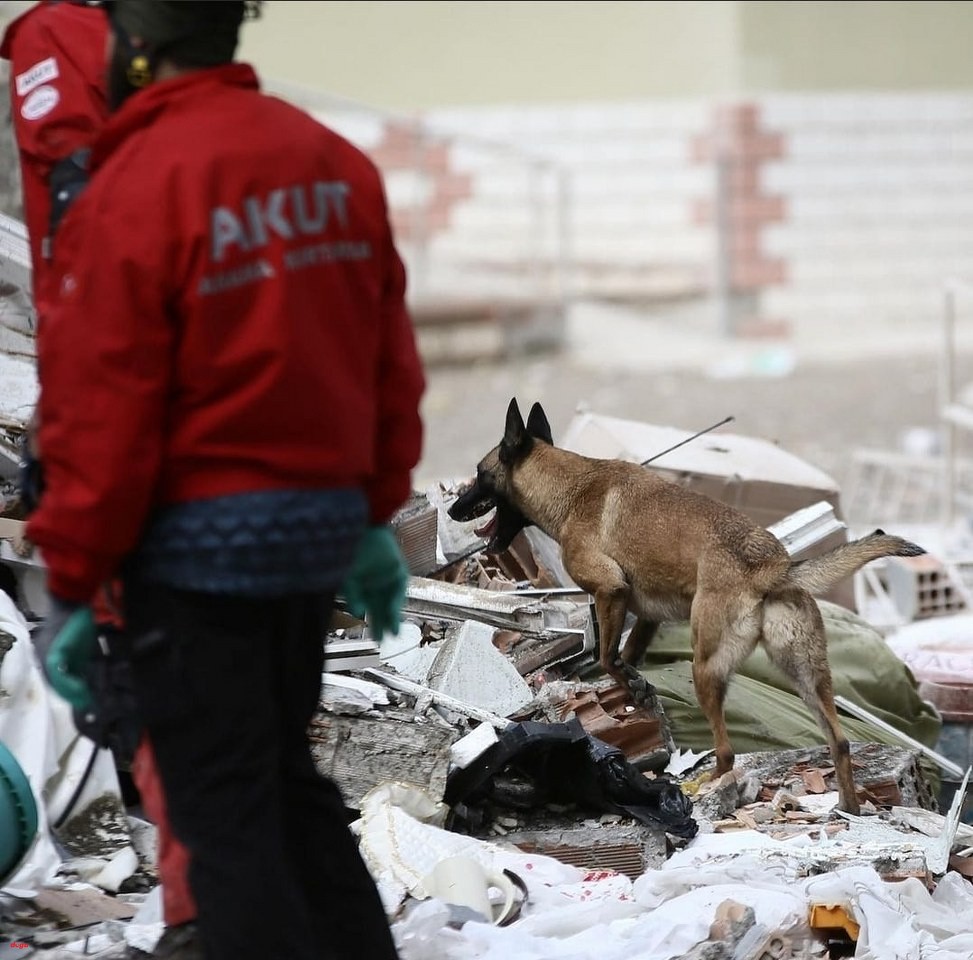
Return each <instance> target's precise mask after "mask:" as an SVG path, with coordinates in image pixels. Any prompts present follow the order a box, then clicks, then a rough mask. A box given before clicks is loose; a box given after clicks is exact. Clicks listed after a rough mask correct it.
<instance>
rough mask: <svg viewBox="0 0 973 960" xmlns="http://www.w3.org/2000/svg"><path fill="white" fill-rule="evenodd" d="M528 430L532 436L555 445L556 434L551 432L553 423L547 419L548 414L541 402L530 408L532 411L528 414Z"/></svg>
mask: <svg viewBox="0 0 973 960" xmlns="http://www.w3.org/2000/svg"><path fill="white" fill-rule="evenodd" d="M527 432H528V433H529V434H530V435H531V436H532V437H536V438H537V439H538V440H543V441H544V443H546V444H549V445H550V446H552V447H553V446H554V436H553V434H552V433H551V425H550V423H548V421H547V414H546V413H544V408H543V407H542V406H541V405H540V403H535V404H534V406H532V407H531V408H530V413H529V414H527Z"/></svg>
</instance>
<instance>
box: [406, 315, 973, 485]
mask: <svg viewBox="0 0 973 960" xmlns="http://www.w3.org/2000/svg"><path fill="white" fill-rule="evenodd" d="M612 319H613V317H612V314H611V312H609V313H608V314H606V315H602V314H598V315H597V316H596V317H594V318H592V316H591V315H590V314H587V315H585V316H584V317H583V318H582V322H583V324H584V326H581V327H579V326H578V324H575V325H574V326H572V327H571V328H570V329H569V332H568V338H567V343H566V346H565V348H564V349H563V350H561V351H559V352H558V353H556V354H555V353H549V354H544V355H539V356H533V357H525V358H519V359H510V360H505V361H502V362H480V363H471V364H463V365H454V366H431V367H429V368H428V370H427V378H428V389H427V394H426V397H425V400H424V404H423V412H424V419H425V428H426V442H425V452H424V455H423V460H422V462H421V464H420V468H419V470H418V472H417V479H418V480H419V482H420V483H426V482H430V481H433V480H436V479H441V478H453V477H457V478H458V477H466V476H470V475H472V472H473V468H474V465H475V463H476V461H477V460H478V459H479V457H480V456H482V454H483V453H485V452H486V450H487V449H489V447H491V446H493V444H495V443H496V442H497V441H498V440H499V438H500V434H501V432H502V427H503V418H504V413H505V410H506V407H507V404H508V402H509V400H510V398H511V397H512V396H516V397H517V398H518V400H519V401H520V404H521V407H522V408H523V409H525V410H526V407H527V406H529V405H530V404H531V403H533V402H534V401H535V400H539V401H541V403H542V404H543V405H544V407H545V410H546V411H547V414H548V417H549V419H550V421H551V425H552V427H553V430H554V438H555V442H557V439H558V436H559V434H561V433H562V432H563V431H564V429H565V428H566V426H567V424H568V423H569V421H570V420H571V418H572V416H573V415H574V413H575V412H576V410H577V409H578V408H579V407H586V408H588V409H590V410H592V411H594V412H596V413H600V414H607V415H611V416H618V417H624V418H630V419H635V420H642V421H645V422H648V423H655V424H661V425H665V426H674V427H679V428H682V429H686V430H690V431H695V430H699V429H702V428H704V427H707V426H709V425H710V424H713V423H715V422H717V421H719V420H722V419H723V418H724V417H727V416H733V417H734V418H735V420H734V422H733V423H731V424H729V425H727V426H726V427H723V428H721V429H722V430H724V431H732V432H734V433H740V434H746V435H750V436H756V437H760V438H763V439H767V440H771V441H773V442H775V443H778V444H779V445H780V446H781V447H783V448H785V449H786V450H789V451H790V452H791V453H794V454H797V455H798V456H800V457H803V458H804V459H806V460H807V461H809V462H811V463H812V464H814V465H815V466H817V467H819V468H821V469H822V470H824V471H826V472H827V473H829V474H830V475H831V476H832V477H834V479H835V480H836V481H838V483H839V484H841V485H842V486H843V487H844V484H845V482H846V481H847V480H848V477H849V472H850V464H851V457H852V454H853V452H854V451H855V450H856V449H859V448H873V449H881V450H904V449H910V450H917V449H923V448H928V446H929V445H930V444H933V443H935V442H936V440H937V439H938V430H939V420H938V413H937V411H938V409H939V389H940V371H941V365H942V362H943V361H942V357H943V350H942V339H941V333H940V331H939V329H938V328H937V326H936V325H935V323H930V322H926V323H925V324H924V326H922V327H917V328H916V329H910V330H902V329H898V330H894V331H889V330H887V329H883V328H872V329H870V328H869V327H868V326H867V325H864V324H863V325H862V326H861V327H860V328H858V329H856V330H854V331H848V330H846V331H841V330H831V331H826V332H824V333H822V335H821V337H819V338H817V339H816V340H815V339H808V338H804V339H801V338H800V337H798V338H795V339H794V340H793V341H791V342H787V343H780V342H778V343H752V342H751V343H749V344H743V345H741V344H738V343H733V342H729V341H726V340H723V339H721V338H719V337H715V336H705V337H700V336H699V330H698V329H688V328H687V329H686V330H685V331H680V329H678V328H673V327H672V326H671V325H666V324H665V323H664V322H661V323H660V322H659V321H656V320H650V319H644V318H642V319H640V318H638V317H634V318H633V316H632V315H628V316H626V317H624V318H623V319H622V321H621V322H620V323H617V324H616V323H613V322H612ZM633 324H634V326H633ZM971 326H973V324H971ZM633 330H634V332H633ZM683 332H684V333H685V337H683V336H682V334H683ZM829 338H830V339H829ZM687 343H690V344H691V345H692V349H686V348H685V347H686V344H687ZM971 356H973V354H971V353H970V352H969V351H967V352H963V351H957V353H956V354H955V367H956V371H957V376H956V382H957V385H958V387H959V388H962V387H963V386H965V384H966V383H967V382H968V380H969V378H970V376H971V375H973V364H971V362H970V358H971ZM917 431H918V432H917Z"/></svg>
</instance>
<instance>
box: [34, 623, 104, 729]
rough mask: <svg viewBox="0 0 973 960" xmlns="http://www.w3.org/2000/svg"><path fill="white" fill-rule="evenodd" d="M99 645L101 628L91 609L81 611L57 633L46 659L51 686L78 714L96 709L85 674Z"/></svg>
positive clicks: (45, 663) (45, 665) (45, 664)
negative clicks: (78, 711)
mask: <svg viewBox="0 0 973 960" xmlns="http://www.w3.org/2000/svg"><path fill="white" fill-rule="evenodd" d="M97 643H98V628H97V627H96V626H95V621H94V618H93V617H92V616H91V609H90V608H89V607H78V608H77V609H76V610H74V611H73V612H72V613H71V614H70V616H68V617H67V619H66V620H64V622H63V625H61V626H60V627H59V629H57V632H56V633H55V634H54V636H53V639H52V641H51V644H50V649H49V650H48V651H47V655H46V657H45V658H44V667H45V670H46V671H47V679H48V680H49V681H50V683H51V686H52V687H53V688H54V689H55V690H56V691H57V693H59V694H60V695H61V696H62V697H64V699H65V700H67V702H68V703H70V704H71V706H72V707H74V708H75V709H76V710H81V711H86V710H90V709H91V708H92V707H94V704H95V700H94V697H93V696H92V694H91V688H90V687H89V686H88V681H87V680H85V677H84V673H85V667H86V666H87V665H88V661H89V660H90V659H91V655H92V654H93V653H94V651H95V645H96V644H97Z"/></svg>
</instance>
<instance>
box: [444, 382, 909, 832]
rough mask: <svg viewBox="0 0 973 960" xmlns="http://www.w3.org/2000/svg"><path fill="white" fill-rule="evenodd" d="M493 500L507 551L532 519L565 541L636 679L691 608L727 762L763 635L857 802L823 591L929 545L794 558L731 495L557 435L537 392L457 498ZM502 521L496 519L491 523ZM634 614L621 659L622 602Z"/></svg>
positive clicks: (705, 695) (611, 663) (619, 673)
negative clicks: (734, 681) (730, 721)
mask: <svg viewBox="0 0 973 960" xmlns="http://www.w3.org/2000/svg"><path fill="white" fill-rule="evenodd" d="M493 507H496V508H497V511H496V515H495V518H494V520H493V521H492V522H491V523H489V524H486V525H485V526H484V527H483V528H481V529H482V532H483V534H484V535H487V534H490V533H493V532H494V530H497V535H495V536H494V537H493V538H492V539H491V542H490V544H489V545H488V547H487V549H488V550H491V551H493V550H497V549H502V548H503V547H504V546H506V544H508V543H509V542H510V539H512V537H513V535H514V534H515V533H516V532H517V531H518V530H519V529H520V528H521V527H523V526H526V525H527V524H531V523H533V524H536V525H537V526H538V527H540V529H542V530H543V531H544V532H545V533H547V534H548V535H549V536H551V537H553V538H554V539H555V540H556V541H557V542H558V543H559V544H560V545H561V550H562V554H563V558H564V566H565V569H566V570H567V571H568V573H569V574H570V575H571V577H572V578H573V579H574V581H575V583H577V585H578V586H579V587H581V588H582V589H584V590H587V591H588V592H589V593H590V594H592V596H593V597H594V599H595V610H596V614H597V619H598V628H599V634H600V644H601V648H600V660H601V666H602V668H603V669H604V670H605V671H606V672H607V673H608V674H609V675H610V676H612V677H613V678H614V679H615V680H616V681H618V682H619V683H621V684H622V685H623V686H625V687H627V688H628V689H630V690H631V682H632V680H633V679H635V678H636V677H638V674H637V673H636V672H635V671H634V669H633V668H634V667H635V666H636V665H637V664H638V663H639V662H640V661H641V659H642V657H643V655H644V654H645V650H646V648H647V647H648V644H649V643H650V641H651V640H652V637H653V635H654V634H655V631H656V629H657V628H658V625H659V623H661V622H662V621H665V620H685V619H688V620H689V623H690V627H691V630H692V643H693V682H694V684H695V687H696V696H697V697H698V699H699V705H700V707H701V708H702V710H703V713H704V714H705V715H706V718H707V720H708V721H709V724H710V727H711V728H712V730H713V738H714V741H715V745H716V759H717V765H716V771H717V774H718V775H719V774H723V773H726V772H727V771H729V770H731V769H732V767H733V761H734V755H733V748H732V746H731V745H730V740H729V737H728V736H727V731H726V722H725V720H724V716H723V702H724V699H725V697H726V691H727V686H728V684H729V681H730V678H731V677H732V675H733V673H734V672H735V671H736V670H737V668H738V667H739V666H740V664H741V663H742V662H743V660H744V659H746V657H747V656H749V654H750V653H751V652H752V651H753V650H754V648H755V647H756V646H757V644H758V643H763V645H764V647H765V648H766V650H767V653H768V655H769V656H770V659H771V660H772V661H773V662H774V663H775V664H776V665H777V666H778V667H779V668H780V669H781V670H782V671H783V672H784V673H785V674H786V675H787V676H788V677H790V678H791V680H792V681H793V683H794V686H795V688H796V689H797V692H798V694H799V695H800V696H801V698H802V699H803V700H804V702H805V703H806V704H807V705H808V707H809V708H810V710H811V713H812V714H813V715H814V717H815V718H816V720H817V721H818V723H819V724H820V725H821V727H822V729H823V730H824V732H825V734H826V736H827V738H828V743H829V745H830V748H831V756H832V758H833V760H834V765H835V771H836V774H837V779H838V790H839V794H840V801H841V808H842V809H843V810H846V811H848V812H849V813H857V812H858V811H859V805H858V799H857V797H856V794H855V782H854V778H853V776H852V769H851V757H850V754H849V751H848V741H847V740H846V739H845V737H844V734H843V733H842V731H841V726H840V724H839V722H838V715H837V712H836V710H835V705H834V695H833V692H832V686H831V671H830V669H829V666H828V659H827V641H826V639H825V634H824V624H823V622H822V620H821V613H820V611H819V609H818V606H817V603H816V602H815V601H814V599H813V597H812V593H820V592H822V591H824V590H827V589H828V588H829V587H831V586H833V585H834V584H835V583H837V582H838V581H840V580H842V579H843V578H844V577H847V576H850V575H851V574H852V573H854V572H855V571H856V570H858V569H859V568H860V567H862V566H864V565H865V564H866V563H868V562H869V561H870V560H876V559H878V558H879V557H887V556H904V557H914V556H918V555H920V554H922V553H925V551H924V550H923V549H922V548H921V547H918V546H916V544H914V543H910V542H909V541H908V540H903V539H902V538H901V537H895V536H890V535H888V534H886V533H883V532H882V531H881V530H876V531H875V532H874V533H871V534H869V535H868V536H865V537H862V538H861V539H860V540H855V541H853V542H851V543H847V544H843V545H841V546H839V547H836V548H835V549H834V550H832V551H830V552H829V553H827V554H824V555H823V556H821V557H816V558H814V559H811V560H803V561H800V562H797V563H794V562H792V561H791V559H790V557H789V556H788V555H787V551H786V550H785V549H784V547H783V545H782V544H781V543H780V541H779V540H778V539H777V538H776V537H775V536H774V535H773V534H772V533H770V532H769V531H768V530H766V529H764V528H763V527H761V526H760V525H759V524H757V523H755V522H754V521H753V520H751V519H750V518H749V517H747V516H746V515H745V514H743V513H741V512H740V511H739V510H736V509H734V508H733V507H730V506H727V505H726V504H723V503H720V502H719V501H717V500H713V499H711V498H710V497H706V496H703V495H702V494H699V493H696V492H695V491H692V490H689V489H687V488H686V487H683V486H680V485H679V484H676V483H673V482H672V481H669V480H666V479H663V478H662V477H660V476H659V475H657V474H655V473H653V472H651V471H650V470H648V469H646V468H645V467H642V466H640V465H638V464H635V463H626V462H624V461H621V460H599V459H594V458H591V457H584V456H581V455H579V454H577V453H572V452H571V451H568V450H562V449H558V448H557V447H555V446H554V445H553V443H552V440H551V428H550V425H549V424H548V421H547V417H546V415H545V414H544V411H543V409H542V408H541V406H540V404H536V403H535V404H534V406H533V408H532V409H531V411H530V416H529V417H528V420H527V424H526V425H525V424H524V420H523V417H522V416H521V413H520V409H519V407H518V406H517V401H516V399H514V400H511V401H510V406H509V408H508V410H507V422H506V429H505V431H504V434H503V439H502V440H501V441H500V443H499V444H498V445H497V446H496V447H494V449H493V450H491V451H490V452H489V453H488V454H487V455H486V456H485V457H484V458H483V459H482V460H481V461H480V463H479V464H478V466H477V471H476V479H475V481H474V483H473V485H472V486H471V487H470V489H469V490H467V491H466V492H465V493H464V494H463V495H462V496H461V497H460V498H459V499H458V500H457V501H456V502H455V503H454V504H453V505H452V507H451V508H450V511H449V513H450V516H451V517H453V519H455V520H461V521H466V520H472V519H474V518H476V517H480V516H483V515H484V514H486V512H487V511H488V510H490V509H491V508H493ZM497 528H499V529H497ZM629 610H630V611H632V612H633V613H634V614H635V616H636V618H637V620H636V623H635V626H634V627H633V628H632V630H631V631H630V633H629V636H628V640H627V641H626V644H625V649H624V651H623V652H622V657H621V660H619V659H618V652H619V644H620V641H621V634H622V626H623V624H624V620H625V614H626V612H627V611H629Z"/></svg>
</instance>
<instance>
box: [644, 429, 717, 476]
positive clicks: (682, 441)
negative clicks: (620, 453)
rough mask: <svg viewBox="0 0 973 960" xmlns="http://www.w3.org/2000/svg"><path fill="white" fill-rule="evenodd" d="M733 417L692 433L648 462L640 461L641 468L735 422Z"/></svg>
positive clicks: (650, 458)
mask: <svg viewBox="0 0 973 960" xmlns="http://www.w3.org/2000/svg"><path fill="white" fill-rule="evenodd" d="M735 419H736V418H735V417H724V418H723V419H722V420H721V421H720V422H719V423H714V424H713V425H712V426H711V427H707V428H706V429H705V430H700V431H699V432H698V433H694V434H693V435H692V436H691V437H686V439H685V440H680V441H679V443H674V444H673V445H672V446H671V447H669V448H668V449H667V450H663V451H662V452H661V453H657V454H655V455H654V456H651V457H649V459H648V460H643V461H642V466H643V467H644V466H645V465H646V464H647V463H652V461H653V460H658V459H659V457H664V456H665V455H666V454H667V453H672V451H673V450H678V449H679V447H681V446H683V445H684V444H687V443H689V442H690V441H692V440H695V439H696V438H697V437H701V436H702V435H703V434H704V433H709V432H710V431H711V430H715V429H716V428H717V427H722V426H723V425H724V424H725V423H729V422H730V421H731V420H735Z"/></svg>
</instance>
